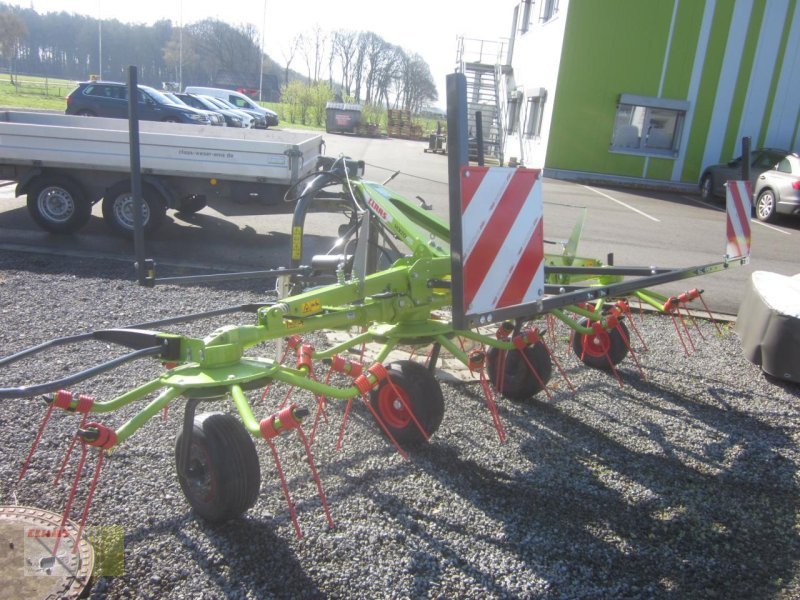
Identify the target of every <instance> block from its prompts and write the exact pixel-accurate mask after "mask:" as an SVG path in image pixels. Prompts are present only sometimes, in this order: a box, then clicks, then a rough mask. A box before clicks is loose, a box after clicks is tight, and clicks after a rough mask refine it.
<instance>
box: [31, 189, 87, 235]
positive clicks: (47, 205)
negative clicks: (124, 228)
mask: <svg viewBox="0 0 800 600" xmlns="http://www.w3.org/2000/svg"><path fill="white" fill-rule="evenodd" d="M28 212H30V215H31V217H32V218H33V220H34V221H36V224H37V225H39V227H41V228H42V229H44V230H46V231H50V232H51V233H74V232H75V231H77V230H78V229H80V228H81V227H83V226H84V225H86V223H88V222H89V217H91V215H92V205H91V203H90V202H89V201H88V200H87V199H86V196H85V195H84V193H83V190H82V189H81V188H80V186H79V185H78V184H76V183H75V182H73V181H72V180H70V179H67V178H66V177H60V176H57V175H52V176H45V177H40V178H39V179H37V180H36V181H35V182H34V184H33V185H32V186H31V187H30V188H28Z"/></svg>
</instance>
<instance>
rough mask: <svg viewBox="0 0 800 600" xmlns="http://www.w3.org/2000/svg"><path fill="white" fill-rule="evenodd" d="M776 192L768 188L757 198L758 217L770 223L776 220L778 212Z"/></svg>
mask: <svg viewBox="0 0 800 600" xmlns="http://www.w3.org/2000/svg"><path fill="white" fill-rule="evenodd" d="M776 206H777V204H776V202H775V192H773V191H772V190H771V189H769V188H768V189H766V190H764V191H763V192H761V193H760V194H759V195H758V198H757V199H756V207H755V208H756V219H758V220H759V221H764V222H765V223H770V222H772V221H774V220H775V213H776V210H775V209H776Z"/></svg>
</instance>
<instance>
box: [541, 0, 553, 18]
mask: <svg viewBox="0 0 800 600" xmlns="http://www.w3.org/2000/svg"><path fill="white" fill-rule="evenodd" d="M556 13H558V0H542V3H541V4H540V5H539V20H540V21H549V20H550V19H552V18H553V17H555V16H556Z"/></svg>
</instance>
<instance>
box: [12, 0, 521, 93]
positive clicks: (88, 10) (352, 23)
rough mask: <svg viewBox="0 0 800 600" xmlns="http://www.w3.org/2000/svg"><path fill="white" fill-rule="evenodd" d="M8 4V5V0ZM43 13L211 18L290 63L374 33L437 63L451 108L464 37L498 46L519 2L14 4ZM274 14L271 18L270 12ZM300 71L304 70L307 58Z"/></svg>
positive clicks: (56, 0)
mask: <svg viewBox="0 0 800 600" xmlns="http://www.w3.org/2000/svg"><path fill="white" fill-rule="evenodd" d="M6 1H7V2H8V0H6ZM8 3H9V4H16V5H18V6H23V7H25V8H33V9H34V10H36V11H37V12H39V13H47V12H58V11H65V12H69V13H77V14H84V15H88V16H91V17H95V18H98V17H99V18H102V19H118V20H120V21H123V22H129V23H145V24H152V23H154V22H155V21H158V20H160V19H169V20H171V21H173V22H174V23H176V24H180V23H181V22H183V23H184V24H185V25H189V24H191V23H194V22H196V21H200V20H202V19H205V18H208V17H211V18H216V19H219V20H221V21H226V22H228V23H230V24H232V25H241V24H244V23H251V24H253V25H254V26H255V27H256V28H257V29H258V30H261V29H262V27H263V28H264V40H265V41H264V50H265V51H266V53H267V54H268V55H269V56H270V57H271V58H272V59H273V60H275V61H277V62H278V63H281V64H283V63H284V62H285V60H284V53H285V52H286V51H287V49H288V48H289V46H290V42H291V40H292V39H293V38H294V37H295V36H296V35H298V34H300V33H310V32H311V31H312V30H313V29H314V28H315V26H316V25H319V27H320V28H322V30H323V31H335V30H336V29H345V30H350V31H374V32H375V33H377V34H378V35H380V36H381V37H382V38H383V39H385V40H386V41H387V42H389V43H392V44H395V45H397V46H401V47H402V48H404V49H405V50H406V51H410V52H416V53H418V54H419V55H421V56H422V57H423V58H424V59H425V60H426V61H427V62H428V64H429V65H430V68H431V73H432V74H433V77H434V79H435V81H436V86H437V89H438V91H439V100H438V102H436V104H437V105H438V106H441V107H443V106H444V105H445V77H446V75H447V74H448V73H452V72H453V69H454V66H455V60H456V47H457V46H456V40H457V38H458V36H464V37H466V38H477V39H484V40H492V41H497V40H500V39H501V38H507V37H508V35H509V32H510V30H511V14H512V10H513V6H514V4H515V2H514V0H499V1H496V2H494V3H492V2H487V1H486V0H396V1H387V0H370V1H366V0H280V1H277V0H236V1H234V2H231V3H230V4H229V3H227V2H221V1H220V0H214V1H209V0H185V1H184V0H136V1H129V0H27V1H20V2H14V1H11V2H8ZM265 14H266V18H264V15H265ZM292 68H295V69H296V70H298V71H300V72H303V70H304V65H303V63H302V59H301V58H295V62H293V63H292Z"/></svg>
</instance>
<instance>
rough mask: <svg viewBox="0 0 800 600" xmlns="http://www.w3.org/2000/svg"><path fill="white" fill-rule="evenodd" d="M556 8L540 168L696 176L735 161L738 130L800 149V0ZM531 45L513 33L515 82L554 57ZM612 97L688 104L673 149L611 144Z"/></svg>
mask: <svg viewBox="0 0 800 600" xmlns="http://www.w3.org/2000/svg"><path fill="white" fill-rule="evenodd" d="M559 4H560V6H559V12H560V15H559V18H560V19H561V21H562V23H563V24H562V27H563V47H562V49H561V51H560V61H558V62H557V73H558V75H557V81H556V83H555V91H554V93H553V95H552V98H553V102H552V103H551V105H550V108H551V110H552V114H551V115H549V116H550V121H549V122H548V125H549V135H547V136H542V140H543V143H540V144H539V146H540V152H539V158H538V159H539V160H540V156H541V154H544V161H543V162H544V166H545V167H546V168H548V169H551V170H564V171H578V172H590V173H600V174H607V175H613V176H621V177H634V178H646V179H656V180H669V181H673V182H692V183H694V182H696V181H697V180H698V178H699V175H700V172H701V170H702V168H703V167H704V166H705V165H707V164H711V163H716V162H723V161H727V160H730V159H731V158H733V157H734V156H736V155H737V154H738V151H739V144H740V139H741V137H742V136H744V135H749V136H751V137H752V139H753V145H754V146H771V147H778V148H787V149H792V150H795V151H797V150H798V149H800V9H799V8H798V6H797V5H798V0H604V1H603V2H597V1H595V0H571V1H570V2H569V3H567V2H566V1H565V0H561V2H560V3H559ZM547 25H548V24H544V25H543V26H539V27H537V28H536V29H534V30H532V31H531V33H529V34H526V35H529V36H535V35H536V34H537V32H541V36H542V38H541V43H543V44H544V43H546V42H548V39H547V34H546V33H544V29H545V28H546V26H547ZM521 42H523V43H521ZM523 48H525V49H523ZM534 48H536V43H535V42H534V41H533V40H531V41H529V42H525V40H524V36H519V37H518V38H517V47H516V48H515V56H514V63H513V65H512V66H513V70H514V77H515V84H516V85H517V86H522V87H524V86H525V85H528V83H527V80H528V79H529V78H530V79H531V80H534V81H535V80H537V78H539V77H541V76H542V72H543V71H546V70H545V69H544V66H543V65H545V64H548V65H550V64H552V63H553V62H554V61H553V60H552V59H551V58H549V57H548V58H545V59H542V57H543V56H547V54H548V53H549V52H552V50H553V49H554V48H555V46H548V47H547V48H542V47H541V46H540V47H538V48H536V50H534ZM536 85H538V84H536ZM621 94H630V95H636V96H643V97H651V98H660V99H670V100H674V101H677V102H681V103H683V104H684V105H685V106H686V107H687V108H686V109H685V110H686V112H685V116H684V119H683V128H682V130H681V134H680V136H679V140H680V141H679V143H678V147H677V149H676V151H675V153H674V154H671V153H664V152H661V153H660V155H656V154H653V153H650V152H647V151H638V150H637V151H620V150H619V149H617V150H614V151H610V148H609V147H610V144H611V141H612V136H613V133H614V125H615V116H616V112H617V104H618V102H619V100H620V95H621ZM514 141H515V140H513V139H511V138H510V139H509V144H508V145H507V146H506V147H507V152H506V156H510V155H513V154H514V152H513V151H511V150H512V149H513V143H514ZM517 144H519V142H518V141H517ZM665 154H669V155H665ZM532 155H533V154H532ZM527 162H528V161H527V160H526V164H527ZM532 166H540V165H535V164H534V165H532Z"/></svg>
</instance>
